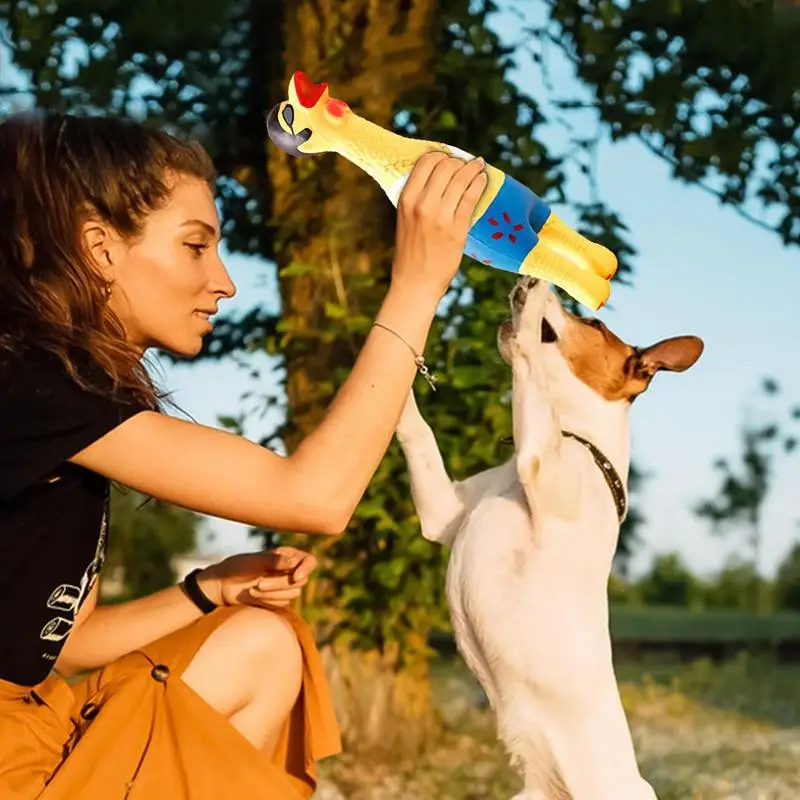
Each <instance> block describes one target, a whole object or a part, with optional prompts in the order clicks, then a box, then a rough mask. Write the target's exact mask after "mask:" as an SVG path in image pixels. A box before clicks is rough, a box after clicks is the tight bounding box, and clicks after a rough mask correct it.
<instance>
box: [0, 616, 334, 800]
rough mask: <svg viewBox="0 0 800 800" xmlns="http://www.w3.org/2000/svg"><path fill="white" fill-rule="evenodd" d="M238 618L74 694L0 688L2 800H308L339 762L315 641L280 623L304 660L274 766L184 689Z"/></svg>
mask: <svg viewBox="0 0 800 800" xmlns="http://www.w3.org/2000/svg"><path fill="white" fill-rule="evenodd" d="M235 612H236V609H235V608H221V609H219V610H217V611H214V612H213V613H211V614H208V615H207V616H205V617H202V618H201V619H199V620H197V621H196V622H194V623H192V624H191V625H188V626H187V627H185V628H182V629H180V630H178V631H176V632H175V633H172V634H170V635H169V636H165V637H164V638H162V639H159V640H158V641H156V642H153V643H152V644H150V645H148V646H147V647H144V648H142V649H141V650H137V651H135V652H133V653H129V654H128V655H126V656H123V657H122V658H120V659H118V660H117V661H115V662H113V663H112V664H110V665H109V666H107V667H104V668H103V669H102V670H99V671H98V672H95V673H93V674H92V675H90V676H89V677H88V678H85V679H83V680H81V681H80V682H78V683H76V684H75V685H73V686H70V685H69V684H68V683H67V682H66V681H64V680H63V679H62V678H60V677H58V676H56V675H51V676H50V677H49V678H47V679H46V680H45V681H43V682H42V683H41V684H39V685H38V686H35V687H33V688H28V687H23V686H17V685H16V684H12V683H8V682H6V681H0V798H1V799H2V800H34V798H40V799H41V800H234V799H235V800H245V798H247V800H304V799H305V798H308V797H310V796H311V794H313V792H314V790H315V788H316V783H317V780H316V762H317V761H319V760H320V759H322V758H326V757H327V756H331V755H335V754H336V753H339V752H340V751H341V741H340V737H339V728H338V725H337V724H336V719H335V716H334V711H333V705H332V702H331V698H330V693H329V689H328V684H327V681H326V678H325V674H324V671H323V668H322V663H321V660H320V657H319V653H318V651H317V648H316V643H315V641H314V637H313V634H312V632H311V629H310V628H309V627H308V625H307V624H306V623H305V622H304V621H303V620H302V619H301V618H300V617H298V616H297V615H296V614H294V612H291V611H280V612H278V613H281V615H282V616H284V617H285V618H286V620H287V621H288V622H289V623H290V624H291V625H292V627H293V628H294V630H295V632H296V634H297V637H298V640H299V642H300V645H301V647H302V650H303V654H304V659H303V661H304V670H303V686H302V690H301V693H300V697H299V698H298V701H297V703H296V705H295V707H294V710H293V711H292V714H291V716H290V718H289V719H288V720H287V722H286V725H285V726H284V730H283V733H282V735H281V739H280V742H279V744H278V747H277V748H276V751H275V754H274V755H273V757H272V758H268V757H267V756H265V755H264V754H263V753H261V752H260V751H259V750H257V749H256V748H255V747H254V746H253V745H252V744H251V743H250V742H249V741H248V740H247V739H245V737H244V736H243V735H242V734H241V733H239V731H237V730H236V729H235V728H234V727H233V726H232V725H231V724H230V723H229V722H228V720H227V719H226V718H225V717H224V716H222V715H221V714H220V713H218V712H217V711H215V710H214V709H213V708H211V706H209V705H208V704H207V703H206V702H205V701H204V700H203V699H202V698H201V697H200V696H199V695H198V694H196V693H195V692H194V691H193V690H192V689H190V688H189V687H188V686H187V685H186V684H185V683H184V682H183V681H182V680H181V677H180V676H181V674H182V673H183V670H184V669H186V667H187V666H188V665H189V662H190V661H191V660H192V658H193V657H194V655H195V653H196V652H197V651H198V650H199V648H200V646H201V645H202V644H203V642H205V640H206V639H207V638H208V637H209V636H210V635H211V633H212V632H213V631H214V630H215V629H216V628H217V627H219V625H220V624H222V623H223V622H224V621H225V620H226V619H227V618H228V617H229V616H230V614H232V613H235Z"/></svg>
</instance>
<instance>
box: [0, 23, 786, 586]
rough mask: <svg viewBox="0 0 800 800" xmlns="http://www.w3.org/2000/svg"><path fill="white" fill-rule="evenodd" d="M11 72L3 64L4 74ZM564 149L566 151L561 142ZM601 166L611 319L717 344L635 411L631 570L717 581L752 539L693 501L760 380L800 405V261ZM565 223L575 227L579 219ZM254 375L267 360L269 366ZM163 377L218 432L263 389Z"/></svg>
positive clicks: (210, 370) (781, 513)
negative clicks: (621, 245) (619, 251)
mask: <svg viewBox="0 0 800 800" xmlns="http://www.w3.org/2000/svg"><path fill="white" fill-rule="evenodd" d="M517 28H518V22H517V21H516V19H514V18H512V17H510V16H508V15H506V16H504V17H503V18H502V19H500V21H499V22H498V25H497V29H498V31H499V32H501V34H502V35H509V36H510V35H512V34H513V32H514V31H515V30H516V29H517ZM1 58H2V55H0V59H1ZM297 67H298V68H302V65H297ZM6 70H7V65H6V66H5V68H4V69H3V68H2V65H1V62H0V73H2V72H5V71H6ZM7 74H8V73H7V72H6V76H7ZM515 78H516V80H518V81H519V83H520V85H521V86H522V87H523V88H524V89H525V90H526V91H527V92H529V93H531V94H532V95H533V96H534V97H537V98H539V97H544V96H545V92H544V89H543V87H542V83H541V80H540V77H539V74H538V72H537V71H536V70H535V69H534V68H533V67H532V66H531V65H530V64H525V65H523V66H522V67H521V69H520V70H518V72H517V74H516V76H515ZM553 80H554V82H555V83H556V85H557V86H558V87H559V89H561V88H562V87H563V88H571V87H572V86H573V85H574V80H573V78H572V76H571V72H570V69H569V67H568V65H567V64H565V63H563V62H557V63H555V64H554V65H553ZM334 93H335V87H334ZM343 99H345V100H346V99H347V98H343ZM587 124H588V125H591V124H592V123H591V121H588V122H587ZM553 141H554V142H556V143H557V142H558V136H557V135H556V134H554V135H553ZM598 165H599V185H600V189H601V194H602V197H603V199H604V200H605V201H606V202H607V203H608V204H609V205H610V206H611V207H612V208H614V209H616V210H617V211H619V212H620V214H621V216H622V218H623V219H624V220H625V222H626V223H627V225H628V226H629V228H630V230H631V238H632V240H633V242H634V244H635V245H636V247H637V248H638V250H639V253H638V256H637V257H636V260H635V268H636V274H635V278H634V284H635V285H634V286H633V287H632V288H627V287H623V286H615V289H614V292H613V294H612V298H611V303H610V307H607V308H606V309H604V310H603V311H601V312H600V316H601V317H602V318H603V319H604V320H605V321H606V322H607V323H608V324H609V325H610V326H611V327H612V329H613V330H615V331H616V332H617V333H618V334H619V335H621V336H622V337H623V338H625V339H626V340H628V341H630V342H632V343H635V344H640V345H641V344H648V343H651V342H653V341H656V340H658V339H660V338H663V337H665V336H670V335H676V334H683V333H691V334H696V335H699V336H701V337H702V338H703V339H704V340H705V343H706V351H705V353H704V355H703V357H702V358H701V360H700V361H699V362H698V364H697V365H696V366H695V367H694V368H693V369H691V370H690V371H689V372H687V373H684V374H681V375H671V374H664V375H660V376H658V377H657V378H656V379H655V381H654V383H653V385H652V387H651V389H650V391H649V392H648V393H647V395H645V396H644V397H643V398H642V399H641V400H640V401H638V402H637V403H636V404H635V405H634V407H633V410H632V433H633V451H634V457H635V458H636V460H637V461H638V463H639V464H640V466H642V467H643V468H644V469H646V470H648V471H650V472H652V474H653V475H652V478H651V479H650V480H648V482H647V484H646V486H645V490H644V492H643V496H642V500H643V508H644V512H645V514H646V516H647V518H648V522H647V525H646V528H645V529H644V531H643V538H644V544H643V546H642V547H641V549H640V551H639V552H638V554H637V556H636V558H635V560H634V569H635V570H636V571H640V570H641V569H642V568H644V567H646V566H647V565H648V564H649V562H650V560H651V559H652V556H653V554H654V553H657V552H662V551H668V550H678V551H680V552H681V553H682V555H683V556H684V558H685V559H686V560H687V562H688V563H689V565H690V566H691V567H692V568H693V569H695V570H697V571H699V572H708V571H712V570H715V569H718V568H719V567H720V566H722V565H723V563H724V562H725V560H726V558H727V557H728V556H729V555H730V554H732V553H734V552H736V551H737V550H739V551H741V550H742V547H741V543H742V541H743V538H742V536H740V535H738V534H736V533H731V534H729V535H728V536H727V537H725V538H719V537H716V536H712V535H711V534H710V532H709V529H708V525H707V524H706V523H705V522H703V521H702V520H698V519H696V518H695V517H694V515H693V514H692V512H691V505H692V504H693V503H694V502H696V501H697V500H698V499H699V498H701V497H704V496H707V495H708V494H709V493H712V492H713V491H714V490H715V489H716V486H717V480H718V477H717V474H716V473H715V472H714V471H713V469H712V463H713V461H714V460H715V459H716V458H717V457H718V456H721V455H725V456H735V455H736V453H737V449H738V440H737V432H738V429H739V426H740V423H741V421H742V419H743V414H744V413H745V411H746V409H747V408H748V406H749V405H753V404H755V405H754V407H755V406H756V405H757V403H756V401H757V400H758V387H759V383H760V381H761V379H762V378H763V377H765V376H771V377H774V378H776V379H777V380H778V382H779V383H780V384H781V386H782V388H783V390H784V395H785V397H784V401H783V403H784V405H783V407H784V408H787V407H788V406H789V404H790V401H795V402H800V375H799V374H798V367H797V361H798V359H797V356H796V355H795V346H796V343H798V342H800V315H798V313H797V303H798V298H800V252H799V251H798V250H797V249H787V248H784V247H783V246H782V245H781V243H780V240H779V238H778V236H777V235H776V234H770V233H768V232H766V231H763V230H760V229H758V228H757V227H755V226H753V225H751V224H749V223H747V222H746V221H744V220H742V219H741V218H740V217H738V216H737V215H736V214H735V212H734V211H733V210H731V209H726V208H723V207H721V206H720V205H719V204H718V202H717V201H716V200H715V199H714V198H713V197H710V196H708V195H706V194H705V193H703V192H702V191H701V190H699V189H696V188H689V187H687V186H684V185H681V184H678V183H676V182H674V181H672V180H671V178H670V177H669V170H668V167H667V165H666V164H664V163H662V162H661V161H660V160H659V159H657V158H656V157H655V156H653V155H652V154H651V153H649V152H648V151H646V150H645V149H644V147H643V146H641V145H639V144H636V143H633V142H629V143H622V144H617V145H611V144H608V143H606V144H603V145H602V146H601V147H600V150H599V152H598ZM534 188H535V187H534ZM387 202H388V201H387ZM563 214H564V216H565V217H566V218H567V219H569V210H568V209H566V210H564V211H563ZM227 263H228V266H229V268H230V271H231V274H232V276H233V278H234V280H235V281H236V283H237V285H238V289H239V293H238V296H237V298H235V299H234V300H233V301H231V302H230V303H229V304H228V307H229V308H230V309H233V308H237V309H244V308H248V307H250V306H252V305H253V304H255V303H266V304H269V305H271V306H274V304H275V302H276V299H275V297H276V295H275V291H274V285H273V284H272V281H271V280H270V279H269V277H268V276H269V274H270V273H271V270H270V269H269V267H268V266H267V265H265V264H263V263H262V262H259V261H258V260H255V259H245V258H242V257H237V256H229V257H228V258H227ZM265 276H266V279H265ZM256 363H258V364H261V365H264V364H266V363H267V359H266V358H265V357H263V356H259V357H257V359H256ZM163 369H164V382H165V384H166V385H167V386H168V387H169V388H171V389H173V390H175V397H176V399H177V401H178V402H179V403H180V404H181V406H182V407H183V408H184V409H185V410H186V411H187V412H189V413H190V414H191V415H192V416H193V417H194V418H196V419H197V420H198V421H199V422H203V423H207V424H216V418H217V415H218V414H224V413H231V411H234V412H235V411H236V410H237V409H238V407H239V404H240V397H241V395H242V394H243V393H244V392H246V391H248V390H257V389H258V386H259V383H258V381H257V380H254V379H252V378H251V377H249V370H246V369H243V368H241V367H238V366H237V365H235V364H233V363H231V362H227V363H220V364H196V365H190V366H180V367H171V366H168V365H164V368H163ZM262 380H263V379H262ZM779 405H780V404H779ZM269 427H270V420H269V419H267V420H251V421H250V422H249V423H248V425H247V427H246V431H245V432H246V434H247V435H249V436H252V437H257V436H259V435H260V434H262V433H263V432H264V431H265V430H267V429H268V428H269ZM795 458H797V456H795ZM798 467H800V464H798V462H796V461H793V460H787V461H785V462H784V463H783V464H782V465H781V466H780V468H779V470H778V475H777V480H776V482H775V485H774V490H773V492H772V494H771V495H770V497H769V499H768V501H767V507H766V509H765V517H764V544H763V555H762V560H761V568H762V570H763V571H764V572H765V573H767V574H772V573H773V572H774V569H775V567H776V566H777V564H778V563H779V561H780V560H781V559H782V558H783V557H784V556H785V554H786V552H787V551H788V549H789V548H790V546H791V545H792V543H793V542H794V541H796V540H798V539H800V528H798V525H797V520H798V519H800V509H798V504H797V502H796V501H795V500H794V499H793V495H794V494H795V488H794V487H795V485H796V479H797V475H798ZM211 528H212V529H213V530H214V532H215V534H216V537H215V542H214V543H213V544H212V545H208V547H210V548H212V549H213V550H214V551H216V552H220V551H224V552H228V551H234V550H237V549H241V548H246V549H250V548H252V546H253V543H252V541H248V540H247V537H246V529H245V528H244V526H240V525H235V524H232V523H226V522H222V521H216V520H215V521H213V522H212V525H211Z"/></svg>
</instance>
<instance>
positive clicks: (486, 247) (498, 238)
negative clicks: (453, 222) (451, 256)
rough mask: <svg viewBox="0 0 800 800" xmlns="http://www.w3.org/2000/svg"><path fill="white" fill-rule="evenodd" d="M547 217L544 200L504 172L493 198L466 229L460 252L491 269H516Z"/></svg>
mask: <svg viewBox="0 0 800 800" xmlns="http://www.w3.org/2000/svg"><path fill="white" fill-rule="evenodd" d="M549 216H550V207H549V206H548V205H547V203H545V202H544V201H543V200H542V199H541V198H539V197H538V196H537V195H536V194H535V192H533V191H531V190H530V189H529V188H528V187H527V186H524V185H523V184H521V183H520V182H519V181H516V180H514V178H512V177H511V176H510V175H506V176H505V180H504V181H503V183H502V185H501V186H500V190H499V191H498V192H497V195H496V196H495V198H494V200H492V202H491V204H490V205H489V207H488V208H487V209H486V211H485V212H484V213H483V216H482V217H481V218H480V219H478V220H477V221H476V222H475V224H474V225H473V226H472V228H471V229H470V232H469V236H468V237H467V245H466V247H465V249H464V252H465V253H466V254H467V255H468V256H470V257H471V258H474V259H475V260H476V261H480V262H481V263H482V264H486V265H488V266H490V267H494V268H495V269H502V270H505V271H506V272H519V268H520V266H521V265H522V262H523V261H524V260H525V257H526V256H527V255H528V253H530V251H531V250H533V248H534V247H536V245H537V244H538V242H539V237H538V235H537V234H538V233H539V231H541V229H542V227H543V225H544V224H545V222H547V218H548V217H549Z"/></svg>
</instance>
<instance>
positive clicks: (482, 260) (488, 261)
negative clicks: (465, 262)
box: [469, 253, 492, 265]
mask: <svg viewBox="0 0 800 800" xmlns="http://www.w3.org/2000/svg"><path fill="white" fill-rule="evenodd" d="M469 257H470V258H474V259H475V260H476V261H480V262H481V264H489V265H491V263H492V259H491V258H478V254H477V253H470V254H469Z"/></svg>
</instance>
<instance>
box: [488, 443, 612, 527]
mask: <svg viewBox="0 0 800 800" xmlns="http://www.w3.org/2000/svg"><path fill="white" fill-rule="evenodd" d="M561 434H562V435H563V436H568V437H569V438H570V439H575V440H576V441H578V442H580V443H581V444H582V445H584V447H586V448H587V449H588V450H589V452H590V453H591V454H592V458H594V461H595V464H597V467H598V469H599V470H600V472H602V473H603V477H604V478H605V479H606V483H607V484H608V488H609V490H610V492H611V497H612V498H613V500H614V505H615V506H616V508H617V518H618V519H619V521H620V524H622V522H623V521H624V520H625V517H626V515H627V513H628V497H627V495H626V494H625V486H624V485H623V483H622V478H620V476H619V473H618V472H617V470H616V469H615V468H614V465H613V464H612V463H611V462H610V461H609V460H608V459H607V458H606V457H605V456H604V455H603V453H602V452H601V451H600V450H598V448H597V447H595V446H594V445H593V444H592V443H591V442H590V441H589V440H588V439H584V438H583V436H578V434H577V433H572V432H571V431H561ZM500 444H509V445H513V444H514V437H513V436H504V437H503V438H502V439H500Z"/></svg>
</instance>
